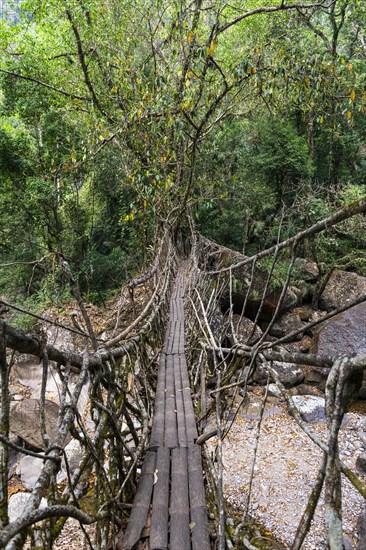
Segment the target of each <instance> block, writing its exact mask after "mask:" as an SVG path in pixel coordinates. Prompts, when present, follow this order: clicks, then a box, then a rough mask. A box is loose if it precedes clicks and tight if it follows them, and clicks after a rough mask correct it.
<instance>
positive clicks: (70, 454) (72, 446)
mask: <svg viewBox="0 0 366 550" xmlns="http://www.w3.org/2000/svg"><path fill="white" fill-rule="evenodd" d="M65 453H66V456H67V461H68V464H69V468H70V471H71V473H73V472H74V471H75V470H76V468H78V467H79V466H80V462H81V460H82V458H83V454H84V452H83V448H82V446H81V444H80V442H79V441H78V440H77V439H72V440H71V441H70V443H69V444H68V445H66V447H65ZM63 462H64V461H63Z"/></svg>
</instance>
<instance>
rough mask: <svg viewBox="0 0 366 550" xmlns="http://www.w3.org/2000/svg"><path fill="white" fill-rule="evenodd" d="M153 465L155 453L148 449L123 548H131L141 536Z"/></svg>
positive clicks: (152, 483) (149, 499)
mask: <svg viewBox="0 0 366 550" xmlns="http://www.w3.org/2000/svg"><path fill="white" fill-rule="evenodd" d="M155 466H156V453H155V452H153V451H148V452H147V453H146V457H145V460H144V463H143V466H142V469H141V477H140V479H139V482H138V486H137V491H136V495H135V499H134V501H133V508H132V511H131V515H130V519H129V521H128V525H127V528H126V531H125V533H124V537H123V542H122V549H123V550H131V549H132V548H133V547H134V546H135V544H136V543H137V542H138V541H139V540H140V538H141V533H142V531H143V529H144V527H145V524H146V519H147V515H148V512H149V508H150V501H151V494H152V490H153V485H154V471H155Z"/></svg>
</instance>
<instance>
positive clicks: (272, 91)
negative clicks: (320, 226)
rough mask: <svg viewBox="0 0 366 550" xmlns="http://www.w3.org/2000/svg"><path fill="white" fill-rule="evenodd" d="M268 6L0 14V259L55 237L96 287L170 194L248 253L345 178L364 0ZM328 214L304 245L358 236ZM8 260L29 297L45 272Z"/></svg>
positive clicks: (43, 6)
mask: <svg viewBox="0 0 366 550" xmlns="http://www.w3.org/2000/svg"><path fill="white" fill-rule="evenodd" d="M268 6H269V4H268V2H267V1H266V0H255V1H254V0H253V1H249V2H246V3H245V6H244V7H243V3H242V2H239V0H234V2H230V3H225V2H224V3H220V5H219V4H218V3H217V2H215V1H214V2H213V3H211V4H209V5H207V6H206V5H205V6H204V9H201V8H200V5H199V4H198V3H197V4H195V3H193V4H192V3H189V2H186V1H183V2H180V4H179V6H178V4H176V3H172V2H168V1H166V0H159V1H157V2H153V3H150V4H148V5H147V4H146V3H144V2H142V1H140V0H137V1H136V2H134V3H128V2H124V3H123V5H122V4H121V3H118V2H114V3H110V4H108V9H107V8H106V6H105V5H104V4H103V3H101V2H100V1H99V0H87V1H86V2H83V3H78V2H74V3H68V4H65V5H62V6H60V4H59V3H57V2H55V1H54V0H50V1H49V2H47V3H41V2H39V0H26V1H25V2H23V3H22V5H21V10H20V14H19V20H18V21H17V22H16V24H13V21H11V22H10V23H9V24H8V23H7V22H6V21H1V25H0V50H1V60H0V71H1V75H2V76H1V83H0V84H1V88H2V95H1V102H2V103H1V106H0V117H1V121H0V162H1V169H0V190H1V194H0V252H1V260H0V261H1V262H3V263H4V262H9V261H14V260H17V261H32V260H35V259H37V258H41V257H42V256H44V255H46V254H52V253H54V252H60V253H63V254H64V255H65V256H66V257H67V258H68V259H69V261H70V264H71V265H72V268H73V270H74V272H75V273H76V274H77V275H78V276H79V277H80V281H81V283H82V287H83V289H84V290H85V291H87V292H89V296H97V295H99V294H98V293H104V292H107V291H108V290H109V289H110V288H112V287H113V286H116V285H119V284H121V282H122V280H123V279H124V277H126V276H129V275H130V274H131V273H132V272H133V271H134V269H136V268H137V264H139V265H140V264H141V263H142V261H146V259H147V256H148V251H149V247H150V245H151V244H152V243H153V239H154V236H155V235H156V230H157V228H158V227H160V224H161V222H162V221H163V220H165V219H166V218H167V217H168V216H169V213H170V212H171V211H172V209H174V208H175V207H176V208H178V209H180V214H179V215H178V219H179V220H180V221H182V223H184V220H185V216H184V213H185V207H186V206H190V208H192V209H193V210H194V213H195V216H196V220H197V222H198V224H199V226H200V227H201V229H202V230H203V231H204V232H205V233H206V234H207V235H208V236H211V237H212V238H214V239H216V240H218V241H220V242H222V243H223V244H227V245H229V246H232V247H234V248H237V249H239V250H242V251H244V252H245V253H247V254H250V253H254V252H256V251H257V250H258V249H259V248H261V247H263V246H270V245H272V244H273V243H274V242H276V241H277V239H278V238H279V236H280V237H282V238H286V237H288V236H291V235H293V234H295V233H296V232H297V231H298V230H299V229H302V228H303V227H305V226H306V225H308V224H309V223H312V222H313V221H315V219H317V218H318V217H323V216H324V215H326V213H328V212H329V211H330V210H331V209H332V208H333V207H335V206H337V205H339V204H340V203H343V202H345V201H348V200H349V199H352V197H354V196H357V195H358V194H359V193H362V189H363V187H362V186H364V184H365V181H366V160H365V151H364V142H365V138H366V136H365V128H366V124H365V112H366V94H365V83H366V80H365V79H366V77H365V74H366V71H365V68H366V66H365V65H366V62H365V55H364V48H363V45H362V40H363V38H362V37H363V36H364V27H365V22H366V11H365V7H364V6H363V4H362V3H360V2H357V1H352V2H345V1H344V0H336V2H333V3H330V4H329V5H327V6H325V5H324V6H323V7H322V9H317V8H316V7H313V8H311V9H307V2H304V3H303V8H302V9H301V11H300V10H294V11H292V10H286V11H278V12H277V13H271V14H270V15H269V14H266V15H263V14H260V13H258V11H261V10H262V11H265V10H266V9H267V8H268ZM274 6H275V7H276V9H278V10H280V8H281V5H280V3H279V2H275V3H274ZM251 10H254V13H253V14H251ZM218 14H219V15H218ZM4 71H5V72H4ZM332 194H333V195H334V196H333V197H332V196H331V195H332ZM345 229H346V230H345V231H343V229H341V230H340V231H341V233H347V232H348V233H349V234H350V235H351V237H345V236H344V235H343V234H342V235H340V234H338V235H336V234H334V233H333V234H332V235H327V236H326V237H325V241H324V243H322V244H323V245H324V249H323V250H324V253H323V252H322V251H321V250H318V253H319V255H320V256H321V255H322V254H323V255H327V254H328V251H329V258H331V261H332V262H337V261H338V262H339V261H340V258H341V256H342V255H345V256H347V255H348V256H349V254H350V251H349V250H348V252H347V251H346V249H347V246H348V247H351V248H352V249H353V247H356V248H357V250H358V249H359V248H358V247H361V244H362V243H363V238H362V230H363V226H362V224H360V223H359V222H357V223H356V222H352V224H349V225H347V227H346V228H345ZM336 241H337V243H338V244H337V246H335V244H334V243H335V242H336ZM327 243H328V244H327ZM13 272H14V276H12V277H11V276H9V275H8V274H7V273H6V272H5V271H4V270H1V273H0V277H2V281H3V283H4V288H5V289H6V291H7V292H15V293H16V292H17V289H18V290H19V289H23V294H24V288H28V287H29V290H30V292H31V293H38V294H39V300H40V301H41V302H43V297H42V296H41V295H42V290H41V289H42V285H43V283H44V281H45V279H46V278H47V277H46V274H45V272H44V271H42V270H41V269H37V270H36V271H35V273H32V267H30V266H29V265H28V266H27V265H24V264H23V265H18V266H17V267H16V268H14V271H13ZM30 280H31V281H32V282H31V285H30V286H29V281H30ZM20 292H22V290H20Z"/></svg>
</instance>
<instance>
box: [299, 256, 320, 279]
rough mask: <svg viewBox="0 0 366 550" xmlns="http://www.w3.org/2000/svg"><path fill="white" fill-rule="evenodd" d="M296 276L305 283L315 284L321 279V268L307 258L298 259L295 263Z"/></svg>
mask: <svg viewBox="0 0 366 550" xmlns="http://www.w3.org/2000/svg"><path fill="white" fill-rule="evenodd" d="M294 269H295V275H298V278H299V279H304V281H309V282H314V281H316V280H317V278H318V277H319V268H318V266H317V264H316V263H315V262H312V261H311V260H306V259H305V258H296V260H295V263H294Z"/></svg>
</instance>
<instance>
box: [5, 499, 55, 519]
mask: <svg viewBox="0 0 366 550" xmlns="http://www.w3.org/2000/svg"><path fill="white" fill-rule="evenodd" d="M30 498H31V494H30V493H15V495H11V497H10V499H9V508H8V513H9V521H10V522H12V521H15V520H16V519H18V518H19V517H20V516H21V515H22V513H23V512H24V509H25V507H26V506H27V504H28V502H29V499H30ZM39 508H40V509H43V508H47V500H46V499H45V498H42V500H41V503H40V505H39Z"/></svg>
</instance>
